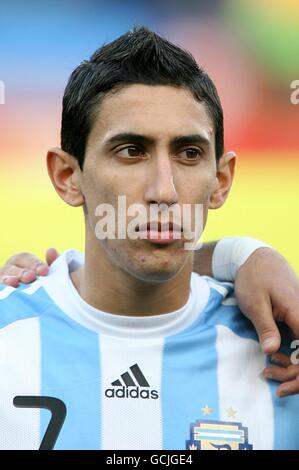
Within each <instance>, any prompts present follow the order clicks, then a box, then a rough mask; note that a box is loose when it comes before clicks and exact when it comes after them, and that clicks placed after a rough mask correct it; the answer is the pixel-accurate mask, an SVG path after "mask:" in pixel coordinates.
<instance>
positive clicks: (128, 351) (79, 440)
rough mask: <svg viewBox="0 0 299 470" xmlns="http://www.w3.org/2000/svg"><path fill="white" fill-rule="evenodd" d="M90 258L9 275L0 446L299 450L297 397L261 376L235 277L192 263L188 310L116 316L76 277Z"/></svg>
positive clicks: (1, 309)
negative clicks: (29, 280)
mask: <svg viewBox="0 0 299 470" xmlns="http://www.w3.org/2000/svg"><path fill="white" fill-rule="evenodd" d="M83 262H84V259H83V255H82V254H80V253H78V252H76V251H74V250H70V251H67V252H66V253H64V254H63V255H61V256H60V257H59V258H58V259H57V260H56V262H55V263H54V264H53V266H52V267H51V270H50V275H49V276H47V277H45V278H42V277H40V278H39V279H38V280H37V281H36V282H35V283H33V284H32V285H30V287H28V286H26V285H21V286H20V287H19V288H17V289H15V288H12V287H8V286H4V285H1V286H0V377H1V383H0V448H1V449H40V448H41V449H52V448H54V449H115V450H121V449H137V450H138V449H152V450H153V449H167V450H172V449H176V450H179V449H182V450H185V449H194V450H202V449H211V450H222V449H224V450H226V449H233V450H251V449H299V397H298V396H292V397H285V398H283V399H279V398H278V397H276V395H275V390H276V387H277V383H274V382H271V381H270V382H269V381H266V380H265V379H264V378H263V377H262V375H261V371H262V369H263V368H264V367H265V366H266V365H268V359H267V357H266V356H264V354H263V353H262V352H261V350H260V347H259V343H258V339H257V336H256V333H255V331H254V328H253V326H252V324H251V323H250V322H249V321H248V320H247V319H246V318H245V317H244V316H243V315H242V314H241V312H240V311H239V309H238V307H237V305H236V300H235V297H234V291H233V285H232V284H230V283H221V282H217V281H215V280H214V279H211V278H208V277H202V276H199V275H198V274H196V273H192V276H191V285H190V295H189V299H188V301H187V302H186V304H185V305H184V306H183V307H182V308H180V309H179V310H177V311H175V312H171V313H167V314H163V315H156V316H154V315H153V316H150V317H136V316H134V317H130V316H122V315H114V314H109V313H106V312H103V311H99V310H96V309H95V308H93V307H91V306H90V305H88V304H87V303H86V302H84V301H83V299H82V298H81V297H80V295H79V294H78V292H77V290H76V289H75V287H74V286H73V284H72V281H71V278H70V273H71V272H72V271H74V270H76V269H77V268H78V267H79V266H80V265H82V263H83ZM288 341H289V340H288V338H287V337H286V338H285V344H286V345H287V346H289V342H288Z"/></svg>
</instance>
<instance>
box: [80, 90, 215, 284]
mask: <svg viewBox="0 0 299 470" xmlns="http://www.w3.org/2000/svg"><path fill="white" fill-rule="evenodd" d="M121 134H122V136H121ZM125 134H127V136H125ZM128 134H130V136H128ZM134 135H135V136H134ZM117 136H118V137H117ZM137 136H139V137H137ZM214 149H215V142H214V129H213V125H212V122H211V119H210V118H209V115H208V113H207V111H206V108H205V106H204V104H202V103H200V102H198V101H196V100H195V99H194V98H193V96H192V94H191V93H190V92H189V91H188V90H186V89H182V88H175V87H171V86H148V85H139V84H138V85H130V86H126V87H124V88H122V89H121V90H119V91H117V92H116V93H113V94H110V95H109V96H106V97H105V98H104V100H103V101H102V102H101V104H100V106H99V112H98V114H97V116H96V118H95V122H94V124H93V127H92V130H91V133H90V135H89V138H88V142H87V147H86V153H85V162H84V168H83V171H82V174H81V175H80V180H81V181H80V186H81V190H82V193H83V195H84V199H85V206H86V209H87V215H86V219H87V220H86V224H87V231H88V232H89V234H90V235H91V236H92V237H94V238H96V236H95V227H96V224H97V222H98V220H99V218H98V217H96V215H95V209H96V207H97V206H98V205H100V204H103V203H106V204H111V205H112V206H114V208H115V214H116V226H117V225H118V224H119V223H120V220H119V219H118V213H117V206H118V196H120V195H122V196H125V197H126V206H127V208H128V207H129V206H130V205H131V204H135V203H138V204H142V205H143V206H144V207H145V208H146V211H147V215H148V218H147V221H148V222H150V221H152V219H151V217H150V205H151V204H157V203H160V204H161V203H164V204H167V205H169V206H170V205H171V207H172V208H174V206H177V207H179V208H180V209H182V208H183V204H192V205H194V204H203V219H204V220H203V222H204V224H205V222H206V218H207V210H208V205H209V201H210V196H211V194H212V192H213V190H214V189H215V184H216V160H215V150H214ZM181 212H182V211H181ZM192 214H193V216H192V218H193V219H194V206H193V210H192ZM132 218H133V217H128V218H127V220H126V222H127V223H128V222H129V221H130V219H132ZM181 223H182V220H181ZM193 228H194V226H193ZM136 230H138V228H136ZM89 239H90V237H89ZM96 242H97V243H98V244H100V246H101V249H103V250H105V251H106V253H107V254H108V256H109V258H110V260H111V262H112V263H113V264H114V265H117V266H118V267H120V268H121V269H123V270H125V271H126V272H128V273H130V274H131V275H133V276H134V277H135V278H138V279H140V280H144V281H148V282H157V281H158V282H161V281H165V280H167V279H170V278H171V277H173V276H174V275H175V274H177V273H178V272H179V271H180V269H181V268H182V267H183V266H184V265H185V264H186V262H187V260H190V257H191V258H192V256H193V253H192V252H191V251H188V250H185V249H184V244H185V242H186V240H184V238H182V237H181V238H180V239H177V240H175V241H173V242H172V243H167V244H158V243H156V242H155V241H154V240H149V239H133V240H132V239H130V238H128V237H127V238H126V239H112V240H110V239H108V240H107V239H106V240H96Z"/></svg>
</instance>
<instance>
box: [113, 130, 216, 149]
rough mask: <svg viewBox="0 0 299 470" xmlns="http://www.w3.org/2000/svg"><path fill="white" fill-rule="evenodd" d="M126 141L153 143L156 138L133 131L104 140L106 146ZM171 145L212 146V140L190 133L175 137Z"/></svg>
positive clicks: (143, 143) (144, 143)
mask: <svg viewBox="0 0 299 470" xmlns="http://www.w3.org/2000/svg"><path fill="white" fill-rule="evenodd" d="M125 142H134V143H138V144H142V145H153V144H154V143H155V139H154V138H153V137H148V136H145V135H142V134H135V133H132V132H122V133H119V134H115V135H113V136H111V137H109V139H107V140H106V141H105V142H104V146H105V147H110V146H111V145H112V144H115V145H117V144H121V143H125ZM170 144H171V145H186V144H202V145H206V146H209V147H210V146H211V141H210V140H209V139H208V138H207V137H204V136H203V135H201V134H190V135H182V136H178V137H175V138H174V139H172V140H171V142H170Z"/></svg>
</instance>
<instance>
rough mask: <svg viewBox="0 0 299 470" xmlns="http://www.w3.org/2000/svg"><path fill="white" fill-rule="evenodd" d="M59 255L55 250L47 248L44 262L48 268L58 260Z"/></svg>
mask: <svg viewBox="0 0 299 470" xmlns="http://www.w3.org/2000/svg"><path fill="white" fill-rule="evenodd" d="M58 256H59V253H58V251H57V250H56V248H48V249H47V251H46V261H47V263H48V265H49V266H51V264H52V263H54V261H55V260H56V259H57V258H58Z"/></svg>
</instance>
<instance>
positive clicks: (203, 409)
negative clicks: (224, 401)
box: [201, 405, 213, 416]
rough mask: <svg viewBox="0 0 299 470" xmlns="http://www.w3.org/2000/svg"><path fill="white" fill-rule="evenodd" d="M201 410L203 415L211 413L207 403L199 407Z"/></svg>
mask: <svg viewBox="0 0 299 470" xmlns="http://www.w3.org/2000/svg"><path fill="white" fill-rule="evenodd" d="M201 411H202V412H203V414H204V415H205V416H207V415H210V414H212V413H213V410H212V408H210V407H209V406H208V405H205V406H204V407H203V408H202V409H201Z"/></svg>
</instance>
